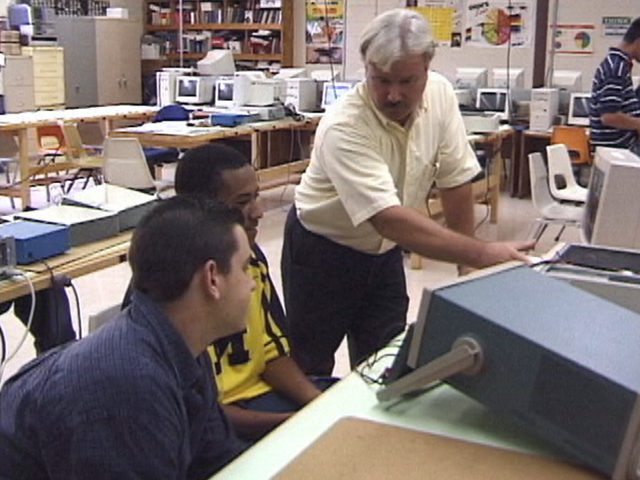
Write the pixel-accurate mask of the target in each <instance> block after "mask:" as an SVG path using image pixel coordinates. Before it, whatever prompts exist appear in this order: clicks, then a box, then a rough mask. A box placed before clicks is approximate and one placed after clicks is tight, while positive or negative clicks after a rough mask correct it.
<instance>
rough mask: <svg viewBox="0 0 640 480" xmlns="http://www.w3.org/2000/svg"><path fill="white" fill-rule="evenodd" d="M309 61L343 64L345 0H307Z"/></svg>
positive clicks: (307, 49)
mask: <svg viewBox="0 0 640 480" xmlns="http://www.w3.org/2000/svg"><path fill="white" fill-rule="evenodd" d="M306 2H307V3H306V7H307V8H306V14H307V22H306V27H307V32H306V45H307V48H306V51H307V63H337V64H342V61H343V52H344V0H306Z"/></svg>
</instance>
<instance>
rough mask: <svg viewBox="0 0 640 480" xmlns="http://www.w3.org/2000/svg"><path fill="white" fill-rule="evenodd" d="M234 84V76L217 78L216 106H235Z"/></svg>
mask: <svg viewBox="0 0 640 480" xmlns="http://www.w3.org/2000/svg"><path fill="white" fill-rule="evenodd" d="M233 84H234V80H233V77H227V78H218V79H217V80H216V94H215V102H214V105H215V106H216V107H220V108H231V107H233Z"/></svg>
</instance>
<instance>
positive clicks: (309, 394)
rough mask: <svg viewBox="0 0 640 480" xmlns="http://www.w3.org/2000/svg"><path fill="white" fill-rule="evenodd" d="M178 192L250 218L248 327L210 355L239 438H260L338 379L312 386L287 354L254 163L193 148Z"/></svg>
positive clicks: (220, 150) (227, 152) (183, 162)
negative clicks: (259, 240)
mask: <svg viewBox="0 0 640 480" xmlns="http://www.w3.org/2000/svg"><path fill="white" fill-rule="evenodd" d="M176 192H177V193H178V195H185V194H205V195H207V196H208V197H210V198H215V199H217V200H219V201H222V202H224V203H226V204H227V205H229V206H232V207H236V208H238V209H239V210H240V211H241V212H242V214H243V216H244V220H245V224H244V228H245V231H246V232H247V236H248V238H249V243H250V245H251V248H252V251H253V255H252V258H251V261H250V266H249V271H250V275H251V276H252V277H253V279H254V281H255V283H256V288H255V290H254V291H253V294H252V297H251V302H250V307H249V318H248V322H247V329H246V330H245V331H244V332H241V333H239V334H235V335H232V336H230V337H226V338H223V339H219V340H217V341H216V342H214V344H213V345H211V346H210V347H209V353H210V355H211V359H212V362H213V366H214V372H215V374H216V381H217V384H218V390H219V392H220V401H221V403H222V404H223V408H224V410H225V412H226V413H227V415H228V416H229V418H230V419H231V422H232V424H233V425H234V427H235V428H236V430H237V432H238V434H239V435H240V436H241V437H243V438H245V439H250V440H255V439H258V438H260V437H261V436H263V435H264V434H266V433H267V432H269V431H270V430H271V429H273V428H274V427H276V426H277V425H279V424H280V423H282V422H283V421H284V420H286V419H287V418H289V417H290V416H291V415H292V414H293V413H294V412H295V411H296V410H298V409H299V408H300V407H301V406H303V405H306V404H307V403H309V402H310V401H311V400H313V399H314V398H316V397H317V396H318V395H320V393H321V389H322V388H325V387H326V386H328V385H329V384H330V383H332V380H331V379H320V380H316V381H315V383H314V382H312V381H311V380H310V379H309V378H308V377H307V376H306V375H305V374H304V373H303V372H302V371H301V370H300V368H299V367H298V365H297V364H296V363H295V361H294V360H293V359H292V358H291V357H290V356H289V352H290V345H289V340H288V338H287V336H286V333H285V328H286V317H285V314H284V310H283V308H282V304H281V302H280V299H279V298H278V294H277V292H276V290H275V288H274V285H273V282H272V280H271V277H270V276H269V265H268V263H267V259H266V257H265V256H264V253H263V252H262V250H260V248H259V247H258V245H257V244H256V243H255V239H256V235H257V233H258V223H259V221H260V219H261V218H262V214H263V210H262V206H261V205H260V200H259V196H258V181H257V177H256V173H255V171H254V170H253V167H252V166H251V164H250V163H249V161H248V159H247V158H246V157H245V156H244V155H242V154H241V153H239V152H238V151H236V150H234V149H232V148H229V147H226V146H222V145H220V144H208V145H204V146H201V147H198V148H195V149H192V150H189V151H188V152H187V153H186V154H185V155H184V156H183V157H182V158H181V159H180V162H179V163H178V167H177V170H176ZM316 384H317V385H319V386H320V388H318V386H316Z"/></svg>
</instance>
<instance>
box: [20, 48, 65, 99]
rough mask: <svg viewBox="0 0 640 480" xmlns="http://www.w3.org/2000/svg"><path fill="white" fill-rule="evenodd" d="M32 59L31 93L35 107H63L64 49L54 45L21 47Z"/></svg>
mask: <svg viewBox="0 0 640 480" xmlns="http://www.w3.org/2000/svg"><path fill="white" fill-rule="evenodd" d="M22 55H27V56H30V57H31V58H32V59H33V95H34V103H35V107H36V108H50V109H55V108H64V105H65V85H64V49H63V48H62V47H55V46H38V47H23V48H22Z"/></svg>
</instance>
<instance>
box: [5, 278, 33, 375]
mask: <svg viewBox="0 0 640 480" xmlns="http://www.w3.org/2000/svg"><path fill="white" fill-rule="evenodd" d="M7 273H8V275H10V277H16V276H18V277H22V278H24V279H25V281H26V282H27V285H28V286H29V292H30V293H31V310H30V311H29V320H28V321H27V326H26V327H25V329H24V333H23V334H22V338H20V340H19V341H18V344H17V345H16V348H15V349H14V350H13V352H11V354H9V355H7V357H6V359H5V360H4V361H3V362H2V364H0V382H2V375H3V373H4V369H5V367H6V366H7V363H9V362H10V361H11V360H13V358H14V357H15V356H16V354H17V353H18V351H19V350H20V349H21V348H22V345H23V344H24V342H25V340H26V339H27V336H28V335H29V331H30V329H31V324H32V323H33V314H34V312H35V310H36V291H35V289H34V287H33V282H31V279H30V278H29V277H28V276H27V274H26V273H25V272H23V271H22V270H15V269H14V270H10V271H8V272H7ZM3 352H4V350H3Z"/></svg>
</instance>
